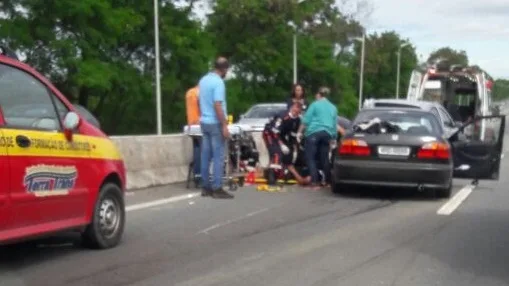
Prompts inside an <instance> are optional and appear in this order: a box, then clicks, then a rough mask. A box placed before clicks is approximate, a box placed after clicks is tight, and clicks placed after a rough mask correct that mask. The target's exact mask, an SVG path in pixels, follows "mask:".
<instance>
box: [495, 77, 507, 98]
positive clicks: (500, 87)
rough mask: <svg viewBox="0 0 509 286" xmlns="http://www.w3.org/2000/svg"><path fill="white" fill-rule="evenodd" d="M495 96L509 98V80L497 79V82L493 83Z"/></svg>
mask: <svg viewBox="0 0 509 286" xmlns="http://www.w3.org/2000/svg"><path fill="white" fill-rule="evenodd" d="M493 98H495V99H497V100H499V99H508V98H509V80H507V79H497V80H495V84H494V85H493Z"/></svg>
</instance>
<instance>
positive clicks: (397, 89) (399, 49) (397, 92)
mask: <svg viewBox="0 0 509 286" xmlns="http://www.w3.org/2000/svg"><path fill="white" fill-rule="evenodd" d="M408 45H409V44H408V43H404V44H402V45H400V46H399V48H398V68H397V69H398V70H397V73H396V98H397V99H399V76H400V72H401V50H402V49H403V48H404V47H406V46H408Z"/></svg>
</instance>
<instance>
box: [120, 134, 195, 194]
mask: <svg viewBox="0 0 509 286" xmlns="http://www.w3.org/2000/svg"><path fill="white" fill-rule="evenodd" d="M111 139H112V140H113V141H114V142H115V143H116V145H117V147H118V148H119V150H120V152H121V153H122V156H123V158H124V162H125V164H126V170H127V188H128V189H140V188H147V187H151V186H156V185H163V184H171V183H175V182H181V181H185V180H186V177H187V169H188V165H189V163H190V162H191V158H192V156H191V154H192V141H191V139H190V138H189V137H187V136H184V135H181V134H172V135H162V136H116V137H111Z"/></svg>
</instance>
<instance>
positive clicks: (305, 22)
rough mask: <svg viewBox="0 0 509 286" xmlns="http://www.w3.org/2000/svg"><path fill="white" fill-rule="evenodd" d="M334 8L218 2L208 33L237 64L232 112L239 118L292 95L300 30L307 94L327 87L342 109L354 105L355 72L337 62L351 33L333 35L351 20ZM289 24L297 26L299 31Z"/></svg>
mask: <svg viewBox="0 0 509 286" xmlns="http://www.w3.org/2000/svg"><path fill="white" fill-rule="evenodd" d="M334 4H335V1H333V0H317V1H307V2H303V3H302V4H297V1H291V0H286V1H285V0H281V1H250V0H237V1H234V2H233V1H229V0H217V1H214V3H213V7H214V13H213V14H212V15H211V16H210V18H209V21H210V25H209V26H208V31H210V33H211V34H212V35H213V38H214V39H215V40H216V41H215V44H216V47H217V50H218V51H219V52H220V53H222V54H224V55H226V56H228V57H229V58H230V60H231V62H232V64H233V65H234V74H235V79H234V80H231V81H230V82H229V83H228V85H229V89H228V97H229V98H228V101H229V102H228V108H229V110H230V111H232V112H234V113H236V114H239V113H241V112H243V111H245V109H246V108H248V107H249V106H250V105H251V104H253V103H256V102H264V101H283V100H284V99H285V98H286V97H287V96H289V93H290V87H291V83H292V73H293V70H292V37H293V34H294V32H296V31H297V33H298V74H299V82H301V83H302V84H303V85H304V88H305V89H306V91H307V92H308V94H309V93H313V92H315V91H316V90H317V89H318V87H319V86H321V85H328V86H330V87H331V88H332V90H333V96H332V100H333V101H335V102H336V103H338V104H340V105H342V103H343V102H352V100H350V101H348V100H346V99H347V98H348V97H352V96H354V93H355V92H354V89H353V88H352V87H353V86H352V83H353V77H352V72H351V70H350V69H349V67H347V66H344V65H341V64H340V63H339V62H338V61H337V60H336V59H335V56H336V48H337V44H338V42H339V41H340V40H341V39H343V38H345V37H347V36H346V35H349V33H350V32H349V31H350V30H348V29H349V28H348V29H347V28H345V29H344V30H340V29H337V32H338V33H336V34H334V33H331V31H332V29H333V28H331V27H333V25H335V26H334V27H335V28H338V27H340V24H341V23H343V24H344V25H350V24H351V22H350V21H349V20H347V19H342V18H341V14H340V13H339V11H338V10H337V9H336V8H335V6H334ZM340 20H342V22H341V21H340ZM289 22H293V23H294V24H295V25H294V26H295V28H296V31H295V30H294V28H292V26H291V25H289ZM357 25H358V24H357ZM339 32H341V33H339ZM345 46H346V44H345ZM353 101H355V100H353ZM343 109H344V108H343ZM352 109H353V110H355V109H354V108H348V110H352Z"/></svg>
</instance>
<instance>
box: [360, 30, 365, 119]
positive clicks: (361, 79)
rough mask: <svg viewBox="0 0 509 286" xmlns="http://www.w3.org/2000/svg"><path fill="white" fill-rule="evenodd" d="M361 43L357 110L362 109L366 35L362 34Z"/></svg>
mask: <svg viewBox="0 0 509 286" xmlns="http://www.w3.org/2000/svg"><path fill="white" fill-rule="evenodd" d="M360 41H361V43H362V48H361V71H360V75H359V110H361V108H362V96H363V94H362V89H363V87H364V57H365V52H366V33H363V34H362V38H361V39H360Z"/></svg>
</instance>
